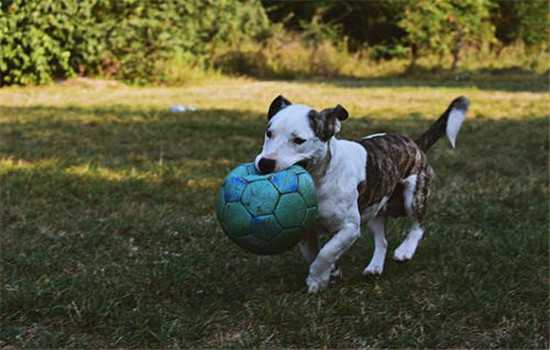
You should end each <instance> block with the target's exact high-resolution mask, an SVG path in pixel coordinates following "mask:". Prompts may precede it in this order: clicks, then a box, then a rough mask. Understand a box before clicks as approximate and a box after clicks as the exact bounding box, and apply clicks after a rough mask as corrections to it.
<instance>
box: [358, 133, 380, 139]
mask: <svg viewBox="0 0 550 350" xmlns="http://www.w3.org/2000/svg"><path fill="white" fill-rule="evenodd" d="M384 135H386V133H385V132H381V133H378V134H372V135H368V136H365V137H362V139H363V140H366V139H371V138H373V137H378V136H384Z"/></svg>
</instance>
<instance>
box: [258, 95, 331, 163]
mask: <svg viewBox="0 0 550 350" xmlns="http://www.w3.org/2000/svg"><path fill="white" fill-rule="evenodd" d="M310 110H311V108H310V107H308V106H304V105H294V104H293V105H289V106H288V107H285V108H283V109H282V110H280V111H279V112H278V113H277V114H275V115H274V116H273V118H271V120H270V122H269V127H268V130H269V131H271V133H272V136H271V138H268V137H267V135H266V136H265V139H264V145H263V148H262V152H261V153H260V154H259V155H258V156H257V157H256V160H255V163H256V168H258V162H259V161H260V159H261V158H269V159H274V160H276V163H275V171H279V170H283V169H286V168H288V167H290V166H291V165H293V164H295V163H297V162H299V161H301V160H303V159H310V158H313V157H316V156H317V155H318V153H319V152H322V148H323V146H322V142H321V141H320V140H319V139H316V138H315V134H314V132H313V130H311V127H310V126H309V119H308V116H307V114H308V113H309V111H310ZM295 137H299V138H302V139H304V140H307V141H306V142H305V143H303V144H301V145H296V144H294V143H292V139H293V138H295Z"/></svg>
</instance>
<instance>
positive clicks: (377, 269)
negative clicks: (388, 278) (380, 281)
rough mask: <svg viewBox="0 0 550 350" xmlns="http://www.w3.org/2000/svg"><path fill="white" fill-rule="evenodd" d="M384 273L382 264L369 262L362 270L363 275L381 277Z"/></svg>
mask: <svg viewBox="0 0 550 350" xmlns="http://www.w3.org/2000/svg"><path fill="white" fill-rule="evenodd" d="M383 271H384V263H383V262H382V263H379V262H377V261H371V262H370V264H369V265H368V266H367V267H366V268H365V269H364V270H363V275H364V276H367V275H381V274H382V272H383Z"/></svg>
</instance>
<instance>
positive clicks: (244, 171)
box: [227, 163, 257, 178]
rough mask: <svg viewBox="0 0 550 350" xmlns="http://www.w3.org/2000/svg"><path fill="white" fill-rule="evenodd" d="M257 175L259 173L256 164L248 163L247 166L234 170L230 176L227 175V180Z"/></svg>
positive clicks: (242, 165) (243, 165)
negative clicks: (234, 177)
mask: <svg viewBox="0 0 550 350" xmlns="http://www.w3.org/2000/svg"><path fill="white" fill-rule="evenodd" d="M256 173H257V172H256V167H255V166H254V163H246V164H241V165H239V166H238V167H236V168H235V169H233V170H232V171H231V172H230V173H229V175H227V178H229V177H233V176H236V177H244V176H247V175H251V174H256Z"/></svg>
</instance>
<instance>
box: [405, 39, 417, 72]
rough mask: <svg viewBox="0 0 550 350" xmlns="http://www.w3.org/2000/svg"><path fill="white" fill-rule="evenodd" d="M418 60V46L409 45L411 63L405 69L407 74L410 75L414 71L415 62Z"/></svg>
mask: <svg viewBox="0 0 550 350" xmlns="http://www.w3.org/2000/svg"><path fill="white" fill-rule="evenodd" d="M417 59H418V46H416V44H412V45H411V63H409V66H408V67H407V73H411V72H413V71H414V70H415V69H416V60H417Z"/></svg>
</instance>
